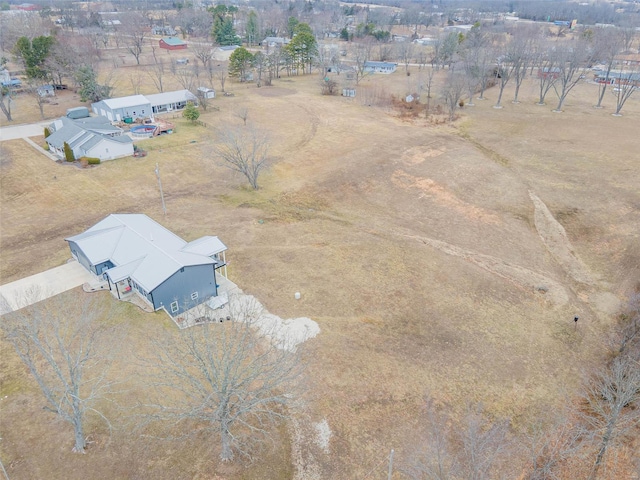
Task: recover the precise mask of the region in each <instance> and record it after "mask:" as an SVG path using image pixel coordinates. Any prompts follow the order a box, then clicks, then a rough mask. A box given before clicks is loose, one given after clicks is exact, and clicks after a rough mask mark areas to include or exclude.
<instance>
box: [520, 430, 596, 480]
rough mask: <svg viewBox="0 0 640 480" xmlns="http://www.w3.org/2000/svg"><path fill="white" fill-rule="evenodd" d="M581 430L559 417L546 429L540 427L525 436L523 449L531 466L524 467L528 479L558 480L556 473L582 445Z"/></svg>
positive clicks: (582, 432)
mask: <svg viewBox="0 0 640 480" xmlns="http://www.w3.org/2000/svg"><path fill="white" fill-rule="evenodd" d="M584 433H585V432H584V429H583V428H581V427H580V426H579V425H575V424H573V423H571V422H570V421H569V420H568V419H567V418H566V417H561V418H558V419H557V420H556V421H554V422H553V423H552V425H551V426H549V427H547V428H540V426H539V425H537V426H535V427H534V429H533V430H532V431H531V432H530V433H529V434H528V435H527V436H526V445H525V450H526V451H527V452H528V457H529V461H530V464H529V466H528V467H526V468H525V472H526V473H525V475H526V477H524V478H526V479H527V480H559V479H560V478H561V477H560V476H559V470H560V468H561V467H562V465H563V464H564V462H565V461H567V460H568V459H570V458H571V457H573V456H574V455H575V453H576V452H577V451H578V449H579V448H580V446H581V438H582V436H583V434H584Z"/></svg>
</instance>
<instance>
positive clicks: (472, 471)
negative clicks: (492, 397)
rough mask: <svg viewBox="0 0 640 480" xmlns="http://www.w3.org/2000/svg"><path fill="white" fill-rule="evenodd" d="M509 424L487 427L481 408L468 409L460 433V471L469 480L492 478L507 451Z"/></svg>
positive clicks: (489, 424)
mask: <svg viewBox="0 0 640 480" xmlns="http://www.w3.org/2000/svg"><path fill="white" fill-rule="evenodd" d="M507 431H508V423H507V422H501V421H497V422H494V423H490V422H488V421H487V420H486V418H485V417H484V412H483V411H482V408H481V407H479V406H477V407H474V408H470V409H469V411H468V413H467V416H466V418H465V421H464V428H463V429H461V431H460V434H459V436H460V443H461V446H462V452H461V455H460V460H459V464H460V471H461V473H462V478H466V479H468V480H489V479H491V478H495V475H494V473H495V472H494V469H495V467H496V465H497V463H498V460H499V457H500V456H501V455H502V453H503V451H504V450H505V448H506V443H507V442H506V435H507Z"/></svg>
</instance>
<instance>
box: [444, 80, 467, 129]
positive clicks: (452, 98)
mask: <svg viewBox="0 0 640 480" xmlns="http://www.w3.org/2000/svg"><path fill="white" fill-rule="evenodd" d="M465 86H466V79H465V76H464V75H463V74H461V73H456V72H454V71H449V75H448V76H447V80H446V82H445V84H444V85H443V87H442V93H441V95H442V99H443V100H444V103H445V105H446V106H447V108H448V110H449V121H453V120H454V119H455V117H456V109H457V108H458V106H459V103H460V100H461V99H462V92H463V91H464V89H465Z"/></svg>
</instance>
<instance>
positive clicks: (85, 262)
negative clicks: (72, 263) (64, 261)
mask: <svg viewBox="0 0 640 480" xmlns="http://www.w3.org/2000/svg"><path fill="white" fill-rule="evenodd" d="M69 248H70V249H71V253H72V255H73V256H74V257H76V258H77V259H78V262H80V265H82V266H83V267H84V268H86V269H87V270H89V271H90V272H91V273H93V274H95V273H96V269H95V268H94V267H93V265H91V262H90V261H89V259H88V258H87V257H86V256H85V255H84V252H83V251H82V250H80V247H78V245H77V244H76V242H69Z"/></svg>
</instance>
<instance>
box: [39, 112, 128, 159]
mask: <svg viewBox="0 0 640 480" xmlns="http://www.w3.org/2000/svg"><path fill="white" fill-rule="evenodd" d="M49 129H50V130H51V131H52V133H51V135H49V136H48V137H47V138H46V139H45V141H46V142H47V145H49V151H51V153H53V154H54V155H56V156H57V157H59V158H60V159H64V158H65V154H64V144H65V142H66V143H67V144H68V145H69V146H70V147H71V149H72V150H73V154H74V156H75V157H76V158H81V157H93V158H99V159H100V161H104V160H113V159H115V158H120V157H128V156H130V155H133V140H131V138H130V137H128V136H127V135H124V134H123V133H124V132H123V130H122V129H121V128H118V127H114V126H113V125H111V122H110V121H109V119H108V118H106V117H101V116H100V117H86V118H79V119H71V118H68V117H61V118H59V119H57V120H56V121H54V122H53V123H52V124H51V125H50V126H49Z"/></svg>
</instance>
